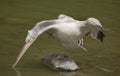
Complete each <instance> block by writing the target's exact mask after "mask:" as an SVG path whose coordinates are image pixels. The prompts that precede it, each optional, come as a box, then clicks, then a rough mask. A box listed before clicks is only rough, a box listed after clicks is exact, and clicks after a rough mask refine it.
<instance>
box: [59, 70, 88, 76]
mask: <svg viewBox="0 0 120 76" xmlns="http://www.w3.org/2000/svg"><path fill="white" fill-rule="evenodd" d="M60 76H87V75H86V74H84V73H82V72H80V71H74V72H60Z"/></svg>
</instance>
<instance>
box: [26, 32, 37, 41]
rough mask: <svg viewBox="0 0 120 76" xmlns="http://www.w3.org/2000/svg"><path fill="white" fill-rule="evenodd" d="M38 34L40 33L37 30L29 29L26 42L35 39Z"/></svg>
mask: <svg viewBox="0 0 120 76" xmlns="http://www.w3.org/2000/svg"><path fill="white" fill-rule="evenodd" d="M37 36H38V34H37V33H36V32H35V31H32V30H28V34H27V37H26V40H25V42H26V43H27V42H30V41H32V40H34V39H36V38H37Z"/></svg>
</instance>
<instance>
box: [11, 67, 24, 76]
mask: <svg viewBox="0 0 120 76" xmlns="http://www.w3.org/2000/svg"><path fill="white" fill-rule="evenodd" d="M12 69H13V70H14V71H15V73H16V76H22V74H21V72H20V71H19V70H18V69H17V68H12Z"/></svg>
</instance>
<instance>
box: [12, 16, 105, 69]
mask: <svg viewBox="0 0 120 76" xmlns="http://www.w3.org/2000/svg"><path fill="white" fill-rule="evenodd" d="M49 29H55V31H56V32H55V36H56V38H58V39H59V40H60V41H61V43H62V45H63V46H64V47H65V48H67V49H71V48H77V47H81V48H82V49H83V50H85V51H86V49H85V48H84V47H83V37H84V36H86V35H89V34H90V36H91V37H92V38H93V39H100V40H101V41H103V38H104V37H105V35H104V33H103V27H102V25H101V23H100V21H99V20H98V19H96V18H88V19H87V20H85V21H79V20H75V19H73V18H72V17H69V16H66V15H64V14H60V15H59V16H58V19H54V20H45V21H41V22H38V23H37V24H36V25H35V27H33V28H32V29H31V30H29V31H28V35H27V37H26V45H25V46H27V49H28V47H29V46H30V45H31V44H32V42H34V41H35V40H36V38H37V37H38V36H39V35H41V34H42V33H43V32H45V31H47V30H49ZM24 49H25V50H24ZM27 49H26V48H25V47H24V48H23V49H22V51H21V53H20V54H19V56H18V58H17V60H16V62H15V64H14V65H13V67H15V65H16V64H17V63H18V62H19V60H20V59H21V57H22V56H23V54H24V53H25V52H26V50H27ZM23 52H24V53H23Z"/></svg>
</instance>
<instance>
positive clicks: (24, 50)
mask: <svg viewBox="0 0 120 76" xmlns="http://www.w3.org/2000/svg"><path fill="white" fill-rule="evenodd" d="M35 40H36V39H33V40H32V41H30V42H27V43H26V44H25V45H24V46H23V48H22V50H21V51H20V53H19V55H18V57H17V59H16V61H15V63H14V64H13V66H12V68H14V67H15V66H16V65H17V63H18V62H19V61H20V59H21V58H22V56H23V55H24V54H25V52H26V51H27V49H28V48H29V47H30V46H31V44H32V43H33V42H34V41H35Z"/></svg>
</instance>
